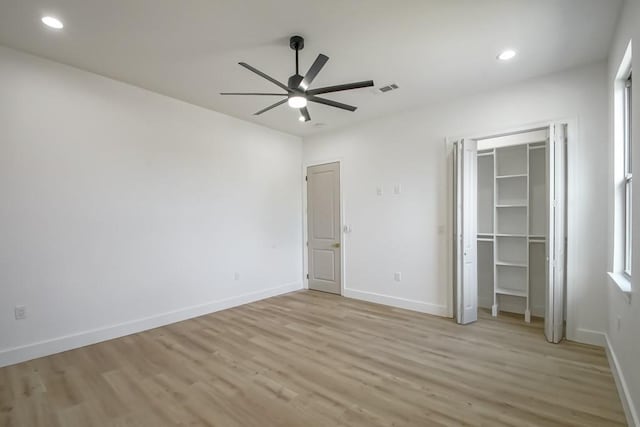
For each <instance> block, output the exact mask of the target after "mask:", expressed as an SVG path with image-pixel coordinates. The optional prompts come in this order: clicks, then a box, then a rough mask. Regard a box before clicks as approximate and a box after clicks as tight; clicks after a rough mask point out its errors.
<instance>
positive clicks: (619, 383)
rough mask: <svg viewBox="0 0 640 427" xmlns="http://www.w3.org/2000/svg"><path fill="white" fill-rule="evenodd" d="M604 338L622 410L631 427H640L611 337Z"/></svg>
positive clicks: (639, 418)
mask: <svg viewBox="0 0 640 427" xmlns="http://www.w3.org/2000/svg"><path fill="white" fill-rule="evenodd" d="M604 338H605V343H606V345H605V347H604V348H605V350H606V351H607V359H608V360H609V366H610V367H611V373H612V374H613V379H614V380H615V381H616V387H617V388H618V394H619V395H620V400H621V401H622V408H623V409H624V414H625V416H626V417H627V424H629V425H630V426H631V427H640V417H638V413H637V412H636V409H635V406H634V405H633V400H631V394H630V393H629V388H628V387H627V382H626V381H625V379H624V375H623V373H622V369H621V368H620V364H619V363H618V358H617V357H616V353H615V352H614V351H613V346H612V345H611V341H609V336H608V335H607V334H605V335H604Z"/></svg>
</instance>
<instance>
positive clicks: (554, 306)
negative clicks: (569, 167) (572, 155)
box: [544, 124, 567, 343]
mask: <svg viewBox="0 0 640 427" xmlns="http://www.w3.org/2000/svg"><path fill="white" fill-rule="evenodd" d="M566 136H567V126H566V125H565V124H555V125H552V126H551V128H550V129H549V140H548V142H547V150H546V155H547V180H546V181H547V233H546V239H547V240H546V242H547V244H546V261H547V262H546V285H547V288H546V289H547V291H546V305H545V318H544V326H545V327H544V332H545V336H546V338H547V341H549V342H553V343H558V342H560V341H561V340H562V338H563V336H564V287H565V283H564V282H565V280H564V278H565V275H564V269H565V263H566V259H565V209H566V194H565V189H566V182H565V176H566V175H565V168H566Z"/></svg>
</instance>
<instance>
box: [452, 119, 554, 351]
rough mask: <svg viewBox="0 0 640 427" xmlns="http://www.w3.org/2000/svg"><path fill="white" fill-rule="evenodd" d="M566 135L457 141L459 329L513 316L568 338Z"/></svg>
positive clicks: (543, 132) (550, 335)
mask: <svg viewBox="0 0 640 427" xmlns="http://www.w3.org/2000/svg"><path fill="white" fill-rule="evenodd" d="M566 135H567V126H566V124H563V123H557V124H552V125H550V126H547V127H542V128H535V129H530V130H526V131H521V132H517V133H511V134H506V135H499V136H488V137H480V138H469V139H467V138H465V139H461V140H459V141H455V142H454V144H453V147H454V153H453V157H454V172H455V173H454V193H455V197H454V216H455V218H454V224H455V227H454V228H455V232H454V259H455V262H454V304H453V305H454V307H455V316H456V320H457V321H458V323H461V324H466V323H471V322H474V321H476V320H477V319H478V310H479V309H480V310H483V309H484V310H488V311H490V312H491V315H492V316H500V315H504V314H505V313H512V314H513V313H515V314H516V315H521V316H522V320H523V321H524V322H527V323H529V322H531V319H532V316H533V317H535V318H541V319H544V323H545V335H546V337H547V340H548V341H550V342H559V341H560V340H561V339H562V338H563V337H564V329H565V328H564V320H565V302H564V300H565V298H564V296H565V290H564V289H565V276H564V274H565V265H566V256H565V253H566V251H565V245H566V232H565V230H566V227H565V223H566V216H565V215H566V206H565V203H566V202H565V201H566V197H565V195H566V175H565V174H566V144H567V138H566Z"/></svg>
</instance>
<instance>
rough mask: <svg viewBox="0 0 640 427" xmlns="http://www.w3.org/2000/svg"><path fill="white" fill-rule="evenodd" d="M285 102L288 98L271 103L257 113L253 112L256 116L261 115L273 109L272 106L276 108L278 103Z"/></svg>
mask: <svg viewBox="0 0 640 427" xmlns="http://www.w3.org/2000/svg"><path fill="white" fill-rule="evenodd" d="M285 102H287V99H283V100H282V101H278V102H276V103H275V104H272V105H269V106H268V107H267V108H263V109H262V110H260V111H258V112H257V113H253V115H254V116H259V115H260V114H262V113H264V112H266V111H269V110H271V109H272V108H276V107H277V106H278V105H282V104H284V103H285Z"/></svg>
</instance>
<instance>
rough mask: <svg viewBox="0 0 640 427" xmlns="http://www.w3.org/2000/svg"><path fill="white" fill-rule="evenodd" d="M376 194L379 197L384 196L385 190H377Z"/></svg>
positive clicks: (379, 188)
mask: <svg viewBox="0 0 640 427" xmlns="http://www.w3.org/2000/svg"><path fill="white" fill-rule="evenodd" d="M376 194H377V195H378V196H382V195H383V194H384V190H383V189H382V187H378V188H376Z"/></svg>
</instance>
